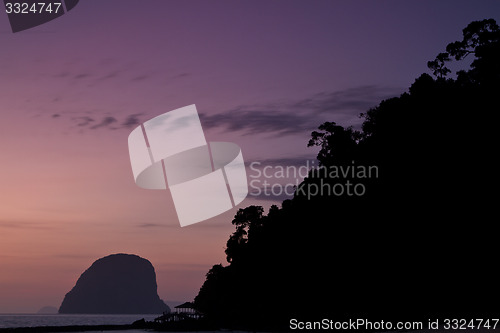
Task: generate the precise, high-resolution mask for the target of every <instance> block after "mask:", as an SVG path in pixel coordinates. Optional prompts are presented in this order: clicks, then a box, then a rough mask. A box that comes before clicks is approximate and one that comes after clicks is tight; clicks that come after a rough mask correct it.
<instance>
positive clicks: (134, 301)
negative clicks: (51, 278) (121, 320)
mask: <svg viewBox="0 0 500 333" xmlns="http://www.w3.org/2000/svg"><path fill="white" fill-rule="evenodd" d="M165 311H166V312H170V309H169V307H168V306H167V305H166V304H165V303H164V302H163V301H162V300H161V299H160V297H159V296H158V293H157V285H156V274H155V270H154V267H153V265H152V264H151V263H150V262H149V261H148V260H146V259H144V258H141V257H139V256H136V255H130V254H113V255H110V256H107V257H104V258H101V259H99V260H97V261H95V262H94V263H93V264H92V266H90V268H89V269H87V270H86V271H85V272H84V273H83V274H82V275H81V276H80V278H79V279H78V281H77V282H76V285H75V286H74V287H73V289H71V291H70V292H69V293H67V294H66V296H65V297H64V300H63V302H62V304H61V307H60V308H59V313H94V314H149V313H163V312H165Z"/></svg>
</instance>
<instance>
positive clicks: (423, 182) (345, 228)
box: [195, 19, 500, 329]
mask: <svg viewBox="0 0 500 333" xmlns="http://www.w3.org/2000/svg"><path fill="white" fill-rule="evenodd" d="M499 50H500V38H499V29H498V26H497V24H496V22H495V21H494V20H491V19H490V20H483V21H478V22H472V23H471V24H469V25H468V26H467V27H466V28H465V29H464V30H463V40H462V41H458V42H454V43H451V44H449V45H448V47H447V48H446V53H444V52H443V53H439V54H438V56H437V57H436V59H435V60H434V61H432V62H429V68H430V69H431V71H432V72H433V74H434V75H435V76H436V78H433V77H432V76H430V75H429V74H422V75H421V76H420V77H418V78H417V79H416V80H415V82H414V83H413V84H412V85H411V87H409V90H408V92H405V93H403V94H401V95H400V96H399V97H394V98H390V99H387V100H384V101H381V102H380V104H379V105H378V106H377V107H374V108H372V109H370V110H368V111H367V112H366V113H364V114H363V117H364V122H363V125H362V130H361V131H354V130H353V129H352V128H349V127H347V128H345V127H342V126H340V125H338V124H336V123H333V122H327V123H324V124H322V125H320V126H319V131H314V132H313V133H312V134H311V140H310V141H309V143H308V146H319V147H320V151H319V153H318V161H319V163H320V165H321V166H323V167H325V168H331V167H336V166H353V165H355V166H377V167H378V170H379V173H378V174H377V177H372V178H362V179H357V178H356V177H353V176H352V175H346V176H345V177H340V178H335V177H331V176H329V175H328V174H323V173H321V172H317V173H315V171H314V170H312V171H310V173H309V175H308V177H307V178H306V179H304V181H303V182H302V183H301V184H300V185H299V186H298V188H297V190H296V192H295V195H294V197H293V199H291V200H286V201H284V202H283V203H282V206H281V208H278V207H276V206H273V207H271V209H270V210H269V212H268V213H267V215H265V214H264V211H263V209H262V207H258V206H250V207H247V208H245V209H240V210H239V211H238V212H237V214H236V216H235V218H234V220H233V224H234V225H235V227H236V230H235V232H234V233H233V235H232V236H231V237H230V239H229V240H228V242H227V248H226V255H227V260H228V263H229V264H228V265H227V266H222V265H216V266H214V267H213V268H212V270H210V272H209V273H208V274H207V279H206V281H205V283H204V284H203V286H202V287H201V289H200V292H199V294H198V296H197V297H196V299H195V304H196V305H197V306H198V307H199V308H200V310H202V311H204V312H205V313H206V314H207V317H208V318H212V320H214V321H216V322H217V323H219V324H221V325H225V326H233V327H236V326H241V327H243V328H252V327H253V328H257V329H265V328H279V329H286V328H288V327H287V325H288V321H289V320H290V319H291V318H299V319H302V320H308V321H311V320H321V319H323V318H331V319H337V320H342V319H350V318H351V319H352V318H368V319H370V318H372V319H374V320H406V319H411V320H424V321H426V320H427V319H429V318H444V317H447V318H474V317H475V316H476V317H477V318H486V317H487V316H494V315H497V314H498V313H500V306H499V303H498V302H497V300H498V297H499V296H500V295H499V293H500V292H499V290H498V288H497V287H496V286H497V282H498V279H499V275H498V273H496V272H495V270H494V265H495V263H496V261H497V255H496V253H497V251H498V250H497V249H496V244H497V236H496V235H497V232H496V224H497V222H496V220H495V219H494V218H492V216H495V215H494V213H495V211H494V207H496V206H495V203H494V202H492V201H493V200H492V199H493V198H492V196H491V190H492V183H493V178H494V176H493V175H495V174H496V172H497V170H495V167H496V165H497V162H495V157H496V156H495V155H496V151H497V150H498V148H496V142H497V141H498V139H497V138H496V130H497V125H496V123H495V122H493V121H491V119H492V118H493V115H494V113H495V112H498V110H500V99H498V97H497V94H498V91H500V70H499V64H500V56H499ZM468 55H472V56H474V60H473V61H472V63H471V65H470V68H469V69H468V70H461V71H459V72H458V73H457V77H456V79H451V78H446V75H447V74H449V73H450V72H451V71H450V70H449V69H447V68H446V67H445V64H446V63H447V62H449V61H452V60H451V58H453V59H455V60H456V61H460V60H463V59H464V58H465V57H467V56H468ZM347 181H352V182H358V183H359V184H362V185H363V186H364V187H365V188H366V193H364V194H363V195H361V196H355V195H351V196H349V195H347V194H342V195H331V194H325V193H322V194H319V195H314V196H311V195H310V193H307V189H308V188H311V187H312V186H317V187H318V188H319V187H321V186H323V188H327V187H328V186H334V185H336V184H341V185H342V184H345V183H346V182H347ZM327 185H328V186H327Z"/></svg>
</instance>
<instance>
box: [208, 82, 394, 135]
mask: <svg viewBox="0 0 500 333" xmlns="http://www.w3.org/2000/svg"><path fill="white" fill-rule="evenodd" d="M401 91H402V90H401V89H399V88H397V89H395V88H385V87H379V86H375V85H366V86H359V87H355V88H350V89H346V90H341V91H332V92H320V93H317V94H314V95H312V96H310V97H307V98H303V99H297V100H287V101H281V102H276V103H267V104H254V105H243V106H238V107H236V108H233V109H231V110H227V111H225V112H222V113H218V114H214V115H210V114H206V113H203V114H201V119H202V123H203V126H206V127H208V128H223V129H225V130H228V131H241V132H244V133H245V134H256V133H274V134H276V135H288V134H294V133H297V132H303V131H307V130H311V129H314V128H316V127H317V126H318V125H319V124H320V123H321V122H324V121H335V122H337V123H339V124H340V125H344V126H351V125H353V126H356V125H359V124H360V123H361V121H362V120H361V119H360V118H359V114H360V113H362V112H366V111H367V110H368V109H370V108H371V107H374V106H376V105H377V104H378V103H379V102H381V101H382V100H383V99H387V98H390V97H393V96H397V95H399V94H400V93H401Z"/></svg>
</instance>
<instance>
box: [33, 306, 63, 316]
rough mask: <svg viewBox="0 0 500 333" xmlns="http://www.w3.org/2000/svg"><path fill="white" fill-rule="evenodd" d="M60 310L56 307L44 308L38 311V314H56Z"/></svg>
mask: <svg viewBox="0 0 500 333" xmlns="http://www.w3.org/2000/svg"><path fill="white" fill-rule="evenodd" d="M57 311H58V309H57V308H56V307H55V306H44V307H42V308H40V310H38V311H37V313H38V314H55V313H57Z"/></svg>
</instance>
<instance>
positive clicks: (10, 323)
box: [0, 314, 159, 332]
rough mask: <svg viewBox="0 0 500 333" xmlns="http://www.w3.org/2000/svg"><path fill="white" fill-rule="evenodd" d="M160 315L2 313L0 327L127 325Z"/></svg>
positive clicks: (149, 319)
mask: <svg viewBox="0 0 500 333" xmlns="http://www.w3.org/2000/svg"><path fill="white" fill-rule="evenodd" d="M158 316H159V315H150V314H146V315H141V314H137V315H83V314H82V315H66V314H0V328H10V327H35V326H70V325H125V324H132V323H133V322H134V321H136V320H139V319H142V318H144V319H145V320H146V321H152V320H153V319H155V318H156V317H158ZM129 332H130V331H129Z"/></svg>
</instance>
